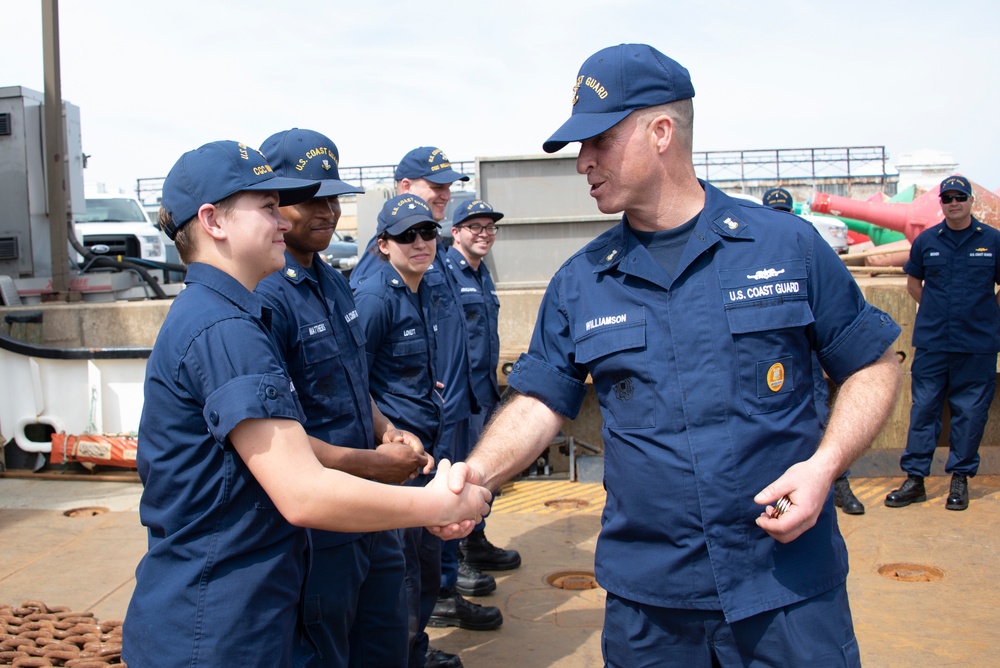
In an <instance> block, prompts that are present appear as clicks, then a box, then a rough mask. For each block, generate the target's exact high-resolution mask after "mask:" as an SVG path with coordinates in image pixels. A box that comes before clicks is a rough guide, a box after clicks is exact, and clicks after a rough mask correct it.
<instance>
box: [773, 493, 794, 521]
mask: <svg viewBox="0 0 1000 668" xmlns="http://www.w3.org/2000/svg"><path fill="white" fill-rule="evenodd" d="M791 507H792V500H791V499H789V498H788V495H787V494H785V495H784V496H783V497H781V498H780V499H778V502H777V503H775V504H774V510H772V511H771V519H773V520H776V519H778V518H779V517H781V516H782V515H784V514H785V513H786V512H788V509H789V508H791Z"/></svg>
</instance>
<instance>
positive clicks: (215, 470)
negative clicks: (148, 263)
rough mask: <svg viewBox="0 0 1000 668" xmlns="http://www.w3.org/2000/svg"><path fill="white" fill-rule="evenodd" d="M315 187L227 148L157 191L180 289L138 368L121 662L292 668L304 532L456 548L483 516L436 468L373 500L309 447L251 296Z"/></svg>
mask: <svg viewBox="0 0 1000 668" xmlns="http://www.w3.org/2000/svg"><path fill="white" fill-rule="evenodd" d="M318 188H319V184H318V183H316V182H310V181H303V180H299V179H295V180H290V179H285V178H281V177H278V176H276V175H275V174H274V173H273V171H272V169H271V167H270V166H269V165H268V164H267V162H266V161H265V159H264V156H263V155H261V154H260V153H259V152H258V151H256V150H255V149H253V148H251V147H249V146H247V145H246V144H240V143H237V142H233V141H220V142H213V143H211V144H206V145H204V146H202V147H200V148H199V149H196V150H193V151H189V152H188V153H185V154H184V155H183V156H181V158H180V159H179V160H178V161H177V163H176V164H175V165H174V167H173V168H172V169H171V170H170V172H169V174H168V175H167V178H166V180H165V182H164V185H163V200H162V204H163V206H162V208H161V211H160V217H159V222H160V226H161V229H163V230H164V232H165V233H166V234H167V235H168V236H169V237H170V238H171V239H173V240H175V242H176V244H177V249H178V253H179V254H180V256H181V259H182V260H183V261H184V262H185V263H186V264H188V272H187V277H186V287H185V289H184V290H183V291H182V292H181V293H180V295H179V296H178V297H177V298H176V299H175V301H174V303H173V305H172V306H171V309H170V312H169V313H168V314H167V317H166V319H165V321H164V323H163V326H162V327H161V329H160V332H159V335H158V336H157V340H156V343H155V345H154V346H153V351H152V354H151V355H150V358H149V362H148V363H147V367H146V381H145V388H144V394H145V402H144V409H143V413H142V417H141V420H140V425H139V448H138V457H137V465H138V470H139V475H140V477H141V478H142V481H143V486H144V488H143V494H142V498H141V501H140V506H139V515H140V518H141V520H142V523H143V524H144V525H145V526H146V527H147V530H148V534H149V550H148V552H147V553H146V555H145V556H144V557H143V558H142V560H141V561H140V563H139V566H138V567H137V568H136V584H135V589H134V592H133V595H132V599H131V601H130V602H129V607H128V612H127V620H126V622H125V625H124V629H123V650H122V658H123V659H124V661H125V662H127V663H128V664H129V665H130V666H132V667H133V668H142V667H144V666H166V665H169V666H192V667H193V666H221V665H239V666H261V667H265V666H266V667H268V668H273V667H274V666H293V665H302V660H303V659H304V658H305V656H306V655H307V653H308V652H307V651H306V650H305V649H303V645H304V644H305V646H308V644H309V640H308V636H307V635H306V634H304V633H303V629H302V614H301V613H302V605H303V600H302V591H303V588H304V585H305V578H306V573H307V572H308V568H309V552H310V545H309V542H310V541H309V532H308V530H307V529H305V528H303V527H313V528H318V529H324V530H329V531H352V532H353V531H378V530H385V529H391V528H398V527H409V526H420V525H422V524H432V525H435V526H437V527H442V526H443V527H445V531H446V532H448V533H451V534H458V535H461V534H462V532H463V531H464V532H468V531H469V530H471V529H472V527H473V526H474V525H475V524H476V523H478V522H479V521H480V520H481V518H482V515H483V514H484V513H485V512H487V511H488V503H487V502H488V499H489V492H487V491H486V490H484V489H479V488H475V487H469V488H468V489H466V490H463V491H462V492H461V493H460V494H459V495H455V494H454V493H453V492H451V491H450V490H449V489H448V485H447V482H448V481H447V480H446V478H445V474H446V473H447V471H448V469H449V465H448V464H447V463H442V464H441V465H439V468H438V477H437V478H435V480H434V481H432V482H431V484H429V485H428V486H427V487H426V488H423V489H410V488H405V487H398V486H390V485H382V484H379V483H376V482H371V481H367V480H363V479H360V478H356V477H354V476H351V475H349V474H346V473H343V472H340V471H336V470H332V469H330V468H325V467H324V465H323V464H324V462H322V459H323V458H324V457H325V454H326V453H325V451H324V448H327V447H328V446H326V445H325V444H319V443H315V442H313V441H312V440H311V439H310V438H309V437H308V436H307V435H306V432H305V431H304V429H303V427H302V424H301V422H300V421H301V420H302V419H304V416H303V414H302V408H301V405H300V403H299V401H298V398H297V397H296V395H295V389H294V386H293V385H292V383H291V381H290V379H289V376H288V373H287V371H286V368H285V366H284V363H283V360H282V357H281V354H280V352H279V351H278V349H277V348H276V346H275V344H274V341H273V340H272V338H271V337H270V333H269V321H270V310H269V309H268V308H266V307H265V306H264V305H263V304H262V302H261V301H260V299H259V298H258V297H257V296H256V295H254V293H253V290H254V288H255V287H256V286H257V283H258V282H259V281H260V280H262V279H263V278H264V277H266V276H267V275H268V274H270V273H272V272H274V271H276V270H278V269H280V268H281V267H282V266H283V265H284V250H285V244H284V240H283V237H284V233H285V232H287V231H289V229H290V228H291V226H290V225H289V223H288V221H286V220H285V219H284V218H282V217H281V214H280V213H279V211H278V206H279V202H282V203H284V204H285V205H292V204H295V203H297V202H301V201H303V200H307V199H309V198H311V197H312V196H313V195H314V194H315V193H316V191H317V189H318ZM279 198H281V199H279ZM300 649H302V651H300Z"/></svg>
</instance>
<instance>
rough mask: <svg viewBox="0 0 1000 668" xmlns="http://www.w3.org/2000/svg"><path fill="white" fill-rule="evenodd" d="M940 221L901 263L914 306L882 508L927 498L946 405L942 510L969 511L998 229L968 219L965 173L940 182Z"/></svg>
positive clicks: (996, 344) (984, 401) (993, 311)
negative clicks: (899, 479)
mask: <svg viewBox="0 0 1000 668" xmlns="http://www.w3.org/2000/svg"><path fill="white" fill-rule="evenodd" d="M939 196H940V198H941V211H942V213H943V214H944V220H942V221H941V222H940V223H938V224H937V225H935V226H933V227H929V228H927V229H926V230H924V231H923V232H921V233H920V234H919V235H917V238H916V239H914V240H913V246H912V247H911V248H910V259H909V261H908V262H907V263H906V265H905V266H904V267H903V271H905V272H906V273H907V277H906V289H907V291H908V292H909V293H910V296H911V297H913V299H914V301H916V302H917V303H918V304H919V305H920V308H918V309H917V319H916V321H915V322H914V323H913V347H914V348H916V352H915V353H914V356H913V364H912V366H911V367H910V373H911V378H912V380H911V394H912V395H913V406H912V408H911V409H910V429H909V432H908V433H907V436H906V448H905V450H904V451H903V456H902V457H901V458H900V460H899V466H900V468H901V469H903V472H904V473H906V480H905V481H903V484H902V485H901V486H900V488H899V489H895V490H893V491H892V492H890V493H889V495H888V496H886V497H885V505H887V506H889V507H890V508H900V507H902V506H908V505H910V504H911V503H913V502H915V501H926V500H927V492H926V490H925V489H924V478H925V477H926V476H928V475H930V472H931V461H932V460H933V459H934V449H935V448H936V447H937V442H938V438H939V437H940V436H941V410H942V408H943V405H944V401H945V398H946V397H947V401H948V407H949V409H950V411H951V426H950V431H949V432H948V447H949V451H948V461H947V462H946V463H945V469H944V470H945V472H946V473H951V488H950V489H949V492H948V498H947V500H946V501H945V508H947V509H948V510H965V509H966V508H968V507H969V480H968V479H969V478H971V477H973V476H975V475H976V472H977V471H978V470H979V442H980V441H981V440H982V438H983V431H984V430H985V429H986V420H987V418H988V417H989V415H988V413H989V408H990V404H991V403H992V401H993V394H994V393H995V391H996V368H997V351H1000V306H998V304H997V302H998V301H1000V295H998V294H997V284H1000V243H998V242H1000V232H998V231H997V230H995V229H994V228H992V227H990V226H989V225H984V224H983V223H981V222H980V221H979V220H977V219H976V217H975V216H973V215H972V205H973V203H974V202H975V197H974V196H973V194H972V184H971V183H969V180H968V179H966V178H965V177H964V176H957V175H956V176H949V177H948V178H946V179H945V180H943V181H942V182H941V186H940V195H939Z"/></svg>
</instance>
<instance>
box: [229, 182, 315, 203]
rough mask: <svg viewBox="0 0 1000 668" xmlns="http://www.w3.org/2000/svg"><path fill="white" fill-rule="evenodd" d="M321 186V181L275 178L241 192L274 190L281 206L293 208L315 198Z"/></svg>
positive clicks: (242, 189) (255, 184)
mask: <svg viewBox="0 0 1000 668" xmlns="http://www.w3.org/2000/svg"><path fill="white" fill-rule="evenodd" d="M319 186H320V182H319V181H303V180H302V179H290V178H287V177H285V176H275V177H274V178H273V179H267V180H266V181H259V182H257V183H254V184H253V185H250V186H247V187H245V188H241V189H240V190H239V192H243V191H244V190H247V191H250V190H252V191H258V192H259V191H268V190H274V191H277V193H278V204H279V205H280V206H291V205H293V204H301V203H302V202H305V201H306V200H309V199H312V198H313V197H315V196H316V191H318V190H319Z"/></svg>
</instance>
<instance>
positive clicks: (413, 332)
mask: <svg viewBox="0 0 1000 668" xmlns="http://www.w3.org/2000/svg"><path fill="white" fill-rule="evenodd" d="M439 229H440V228H439V225H438V224H437V222H435V219H434V217H433V215H432V213H431V209H430V207H428V206H427V203H426V202H425V201H424V200H423V199H422V198H420V197H418V196H416V195H414V194H411V193H408V194H402V195H397V196H395V197H393V198H392V199H390V200H388V201H386V203H385V204H384V205H383V206H382V210H381V211H380V212H379V215H378V227H377V228H376V232H375V244H376V246H375V247H376V248H377V249H378V253H379V255H378V258H379V259H380V260H381V262H380V263H379V266H378V270H377V271H374V272H372V273H370V274H369V275H368V277H367V279H366V280H365V281H364V282H363V283H362V284H361V285H360V286H358V288H357V291H356V292H355V294H354V300H355V303H356V304H357V309H358V320H359V322H360V324H361V327H362V329H363V331H364V333H365V338H366V339H367V341H366V343H365V347H366V352H367V358H368V370H369V378H370V390H371V395H372V398H373V399H374V401H375V404H376V406H378V408H379V410H381V411H382V413H383V414H384V415H385V416H386V417H387V418H388V419H389V420H391V421H392V423H393V424H394V425H396V426H397V427H399V428H403V429H407V430H409V431H411V432H412V433H414V434H416V435H417V436H418V437H419V438H420V440H421V441H422V442H423V443H424V447H425V448H426V449H427V450H428V451H430V452H434V451H435V446H437V445H439V444H440V443H441V439H442V436H443V432H444V404H443V401H442V398H441V395H440V393H439V391H438V390H439V389H440V388H439V387H438V385H439V383H437V382H436V381H437V379H438V378H439V377H440V372H439V370H438V360H439V358H438V356H437V342H438V341H437V336H436V335H435V331H436V330H437V328H438V320H439V318H440V315H441V313H440V311H441V308H442V302H441V299H440V291H439V290H436V289H435V288H434V287H433V286H431V285H429V283H428V281H427V280H425V275H426V273H427V271H428V269H430V267H431V265H432V264H433V263H434V258H435V257H436V255H437V240H438V230H439ZM439 273H440V272H439ZM427 480H428V477H427V476H426V475H421V476H418V477H417V478H416V479H414V480H413V481H411V482H410V483H409V484H413V485H424V484H426V483H427ZM403 550H404V555H405V559H406V591H407V607H408V614H409V630H410V633H409V636H410V639H409V661H408V665H409V666H410V667H411V668H422V667H423V666H425V665H427V663H428V659H429V658H430V657H429V656H428V655H429V654H431V652H432V650H430V648H429V646H428V638H427V634H426V633H425V632H424V629H425V628H426V627H427V621H428V619H429V618H430V614H431V610H432V609H433V607H434V602H435V601H436V600H437V594H438V590H439V588H440V583H441V541H440V540H438V539H437V537H436V536H432V535H431V534H429V533H427V532H425V531H423V530H413V531H410V530H407V531H405V532H404V536H403ZM433 658H434V660H435V661H439V660H440V659H441V658H442V657H437V656H436V655H435V656H434V657H433ZM444 658H445V659H447V661H446V662H445V665H458V666H461V661H460V660H459V659H458V657H454V656H453V655H448V656H447V657H444ZM448 662H450V664H449V663H448Z"/></svg>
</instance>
